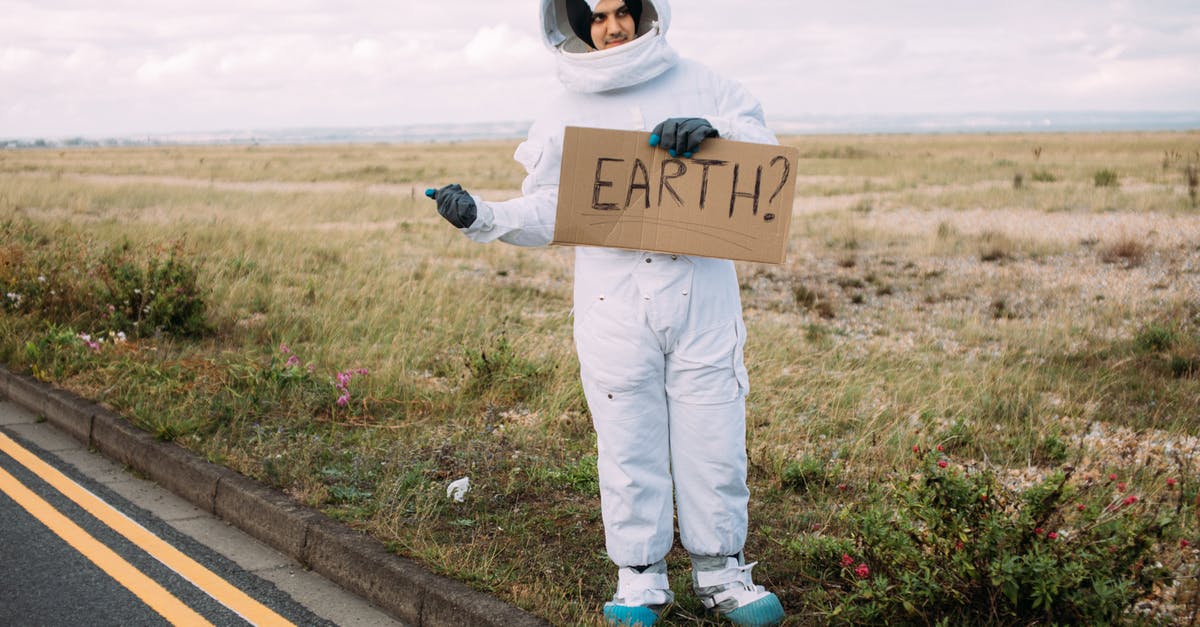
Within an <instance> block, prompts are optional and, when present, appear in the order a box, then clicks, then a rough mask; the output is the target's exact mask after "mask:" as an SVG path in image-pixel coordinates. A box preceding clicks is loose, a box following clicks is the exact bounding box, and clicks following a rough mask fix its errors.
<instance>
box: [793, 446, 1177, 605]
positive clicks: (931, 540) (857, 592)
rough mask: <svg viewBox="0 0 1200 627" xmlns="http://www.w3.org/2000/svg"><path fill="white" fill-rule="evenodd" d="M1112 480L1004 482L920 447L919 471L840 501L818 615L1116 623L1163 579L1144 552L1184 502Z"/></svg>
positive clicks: (1160, 538) (1171, 528)
mask: <svg viewBox="0 0 1200 627" xmlns="http://www.w3.org/2000/svg"><path fill="white" fill-rule="evenodd" d="M1114 482H1115V479H1113V480H1110V481H1107V482H1106V481H1101V480H1086V479H1085V480H1083V481H1072V470H1071V469H1070V468H1067V469H1065V470H1064V471H1062V472H1056V473H1053V474H1052V475H1050V476H1049V477H1048V478H1046V479H1045V480H1044V481H1042V482H1041V483H1038V484H1036V485H1033V486H1032V487H1029V488H1026V489H1023V490H1020V489H1010V488H1007V487H1005V486H1003V485H1002V484H1001V483H1000V482H999V481H997V479H996V477H995V476H994V475H993V474H992V473H991V472H988V471H981V470H975V469H969V468H960V467H958V466H957V465H953V464H951V463H950V461H949V460H948V459H947V458H946V457H945V456H944V455H943V454H940V453H937V452H933V451H931V452H929V454H927V455H925V456H924V459H923V463H922V468H921V471H920V472H918V473H916V474H914V475H912V476H911V477H908V478H905V479H899V480H897V481H895V482H894V483H889V484H884V485H882V486H879V487H878V488H877V489H876V490H875V494H874V495H873V498H859V499H856V500H855V502H853V503H848V504H846V506H845V508H844V509H843V510H842V511H841V514H840V521H839V522H840V523H841V524H842V525H844V528H845V529H847V533H848V535H850V536H851V537H850V539H852V540H853V550H848V551H847V552H846V553H845V554H844V555H843V556H842V557H841V558H840V559H839V561H838V562H837V566H838V575H837V577H836V582H837V584H836V585H837V586H838V590H836V591H835V592H834V593H833V594H831V595H830V598H831V599H833V600H834V602H833V603H831V605H830V609H829V610H828V615H827V616H826V618H827V619H828V621H829V622H839V623H849V624H868V623H870V624H882V623H888V624H1031V623H1037V624H1112V623H1115V622H1120V621H1121V620H1122V617H1123V616H1125V614H1126V612H1127V611H1128V610H1129V609H1130V608H1131V607H1132V605H1133V604H1134V603H1135V602H1136V601H1137V600H1139V599H1142V598H1144V597H1146V596H1147V595H1148V594H1150V593H1151V592H1152V591H1153V590H1154V589H1155V588H1156V587H1159V586H1166V585H1169V584H1170V576H1169V573H1168V571H1167V570H1166V569H1165V568H1163V567H1161V566H1160V565H1159V564H1157V560H1156V558H1155V554H1154V551H1155V549H1156V547H1157V546H1160V545H1161V543H1163V542H1164V541H1168V540H1174V541H1178V540H1177V538H1174V537H1173V535H1172V534H1175V533H1177V529H1176V526H1175V520H1176V518H1177V517H1180V516H1191V515H1194V512H1192V511H1190V510H1191V509H1194V506H1193V505H1191V504H1189V502H1188V501H1187V500H1186V499H1184V498H1183V497H1179V498H1178V499H1177V502H1157V503H1148V502H1146V501H1145V500H1143V499H1142V498H1140V497H1139V496H1137V495H1135V494H1133V493H1130V492H1124V491H1122V490H1121V488H1124V486H1123V485H1122V486H1120V487H1118V486H1116V485H1115V484H1114ZM1182 492H1183V491H1180V493H1182ZM822 542H823V543H824V544H831V543H830V541H829V540H823V541H822ZM825 553H826V554H827V555H826V556H825V557H826V559H832V556H831V555H828V551H825ZM798 557H806V556H805V555H798ZM829 566H830V565H829V564H826V565H825V568H828V567H829Z"/></svg>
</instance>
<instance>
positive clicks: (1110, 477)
mask: <svg viewBox="0 0 1200 627" xmlns="http://www.w3.org/2000/svg"><path fill="white" fill-rule="evenodd" d="M1108 480H1109V481H1116V480H1117V473H1115V472H1114V473H1112V474H1111V475H1109V476H1108Z"/></svg>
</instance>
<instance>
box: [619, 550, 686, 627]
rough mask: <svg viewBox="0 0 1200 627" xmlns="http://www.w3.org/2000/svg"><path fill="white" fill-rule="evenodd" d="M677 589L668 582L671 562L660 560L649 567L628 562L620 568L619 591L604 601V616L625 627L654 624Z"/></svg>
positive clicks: (644, 626) (645, 626)
mask: <svg viewBox="0 0 1200 627" xmlns="http://www.w3.org/2000/svg"><path fill="white" fill-rule="evenodd" d="M674 600H675V593H674V592H671V586H670V584H669V583H668V582H667V562H666V561H665V560H660V561H659V562H657V563H655V564H651V565H650V566H647V567H646V568H645V569H643V570H641V572H639V571H638V569H635V568H630V567H628V566H626V567H623V568H621V569H620V570H618V571H617V593H616V594H614V595H613V600H612V601H610V602H608V603H605V604H604V620H605V622H606V623H607V624H608V625H614V626H615V625H620V626H621V627H634V626H636V625H640V626H641V627H650V626H651V625H653V624H654V622H655V621H657V620H658V617H659V615H660V614H661V613H662V611H663V610H664V609H666V607H667V606H668V605H670V604H671V602H672V601H674Z"/></svg>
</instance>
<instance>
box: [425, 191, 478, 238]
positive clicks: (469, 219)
mask: <svg viewBox="0 0 1200 627" xmlns="http://www.w3.org/2000/svg"><path fill="white" fill-rule="evenodd" d="M425 195H426V196H428V197H430V198H432V199H434V200H435V201H437V210H438V213H440V214H442V217H443V218H445V219H446V221H447V222H449V223H450V224H453V225H454V226H456V227H458V228H460V229H465V228H467V227H469V226H471V225H472V224H474V222H475V216H476V209H475V199H473V198H471V194H469V193H467V190H465V189H463V188H462V186H461V185H459V184H458V183H454V184H452V185H447V186H445V187H443V188H441V189H427V190H425Z"/></svg>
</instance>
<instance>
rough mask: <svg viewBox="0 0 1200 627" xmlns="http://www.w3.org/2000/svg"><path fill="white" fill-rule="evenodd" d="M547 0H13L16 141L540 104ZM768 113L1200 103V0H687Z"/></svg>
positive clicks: (727, 67)
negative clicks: (539, 4) (541, 22)
mask: <svg viewBox="0 0 1200 627" xmlns="http://www.w3.org/2000/svg"><path fill="white" fill-rule="evenodd" d="M535 5H536V3H533V2H520V3H512V2H497V1H496V0H456V1H455V2H449V3H432V2H394V3H387V4H379V3H377V2H374V1H373V0H343V1H342V2H333V1H332V0H292V1H289V2H286V3H285V2H283V1H281V0H256V1H255V2H250V3H247V2H244V1H243V0H236V1H235V0H206V1H205V2H199V0H163V1H161V2H154V3H146V2H143V1H140V0H139V1H134V0H110V1H108V2H104V3H99V4H98V3H95V2H91V1H89V2H84V1H82V0H32V1H21V2H15V1H11V0H9V1H5V0H0V11H3V14H4V15H5V18H4V19H3V20H0V137H5V136H30V135H43V134H44V135H64V134H79V133H84V134H105V133H128V132H150V131H171V130H203V129H217V128H220V129H227V128H244V127H258V126H264V125H266V126H281V125H295V126H320V125H357V124H370V125H377V124H404V123H420V122H444V121H454V120H464V121H479V120H488V119H509V120H520V119H528V118H529V117H530V116H531V115H532V114H531V110H532V109H534V108H536V107H537V106H538V103H539V101H540V100H541V99H542V94H544V93H545V92H547V91H549V90H553V89H556V82H555V79H554V71H553V61H552V59H551V56H550V55H549V54H548V53H547V52H546V50H545V48H544V47H543V46H542V44H541V41H540V38H539V34H538V20H537V16H536V14H535V11H534V6H535ZM672 9H673V18H672V20H673V23H672V27H671V32H670V35H669V39H670V41H671V42H672V43H673V44H674V45H675V46H676V47H677V48H678V49H679V50H680V52H681V53H682V54H684V55H685V56H689V57H693V58H697V59H698V60H701V61H703V62H705V63H707V64H709V65H711V66H713V67H715V68H716V69H717V70H718V71H720V72H722V73H724V74H726V75H728V76H730V77H732V78H735V79H737V80H740V81H741V82H743V83H745V84H746V85H747V86H748V87H750V89H751V90H752V91H754V92H755V93H756V94H757V95H758V96H759V97H760V98H761V99H762V100H763V102H764V105H765V106H766V109H767V112H768V115H772V116H788V115H797V114H804V113H838V112H862V113H889V112H917V111H936V112H948V111H963V110H993V111H1004V110H1015V109H1051V110H1052V109H1089V108H1127V109H1183V110H1194V109H1196V108H1197V105H1198V104H1200V75H1198V74H1197V71H1198V70H1197V69H1196V68H1197V67H1198V66H1200V5H1197V4H1196V3H1195V0H1146V1H1144V2H1137V3H1128V2H1109V3H1096V2H1094V1H1092V0H1008V1H1005V2H1001V1H999V0H983V1H981V2H973V3H963V2H951V1H950V0H860V1H859V2H854V3H845V2H843V3H827V2H816V1H813V0H756V2H753V3H742V4H737V5H735V4H731V3H728V2H719V1H718V0H688V2H686V3H685V2H683V1H682V0H676V1H675V2H674V4H673V7H672Z"/></svg>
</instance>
